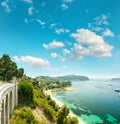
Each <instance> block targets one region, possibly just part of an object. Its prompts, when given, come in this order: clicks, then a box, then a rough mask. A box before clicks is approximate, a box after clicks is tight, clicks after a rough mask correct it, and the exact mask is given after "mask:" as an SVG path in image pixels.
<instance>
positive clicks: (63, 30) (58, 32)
mask: <svg viewBox="0 0 120 124" xmlns="http://www.w3.org/2000/svg"><path fill="white" fill-rule="evenodd" d="M68 32H70V30H69V29H64V28H57V29H55V33H57V34H61V33H68Z"/></svg>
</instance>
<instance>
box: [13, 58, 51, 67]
mask: <svg viewBox="0 0 120 124" xmlns="http://www.w3.org/2000/svg"><path fill="white" fill-rule="evenodd" d="M13 58H14V60H15V61H17V62H25V63H28V64H30V65H31V66H33V67H37V68H39V69H49V68H50V64H49V61H48V60H44V59H42V58H36V57H33V56H21V57H18V56H14V57H13Z"/></svg>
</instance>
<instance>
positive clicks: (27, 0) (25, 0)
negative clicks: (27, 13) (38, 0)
mask: <svg viewBox="0 0 120 124" xmlns="http://www.w3.org/2000/svg"><path fill="white" fill-rule="evenodd" d="M23 1H24V2H26V3H32V0H23Z"/></svg>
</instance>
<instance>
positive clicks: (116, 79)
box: [111, 78, 120, 81]
mask: <svg viewBox="0 0 120 124" xmlns="http://www.w3.org/2000/svg"><path fill="white" fill-rule="evenodd" d="M111 81H120V78H112V79H111Z"/></svg>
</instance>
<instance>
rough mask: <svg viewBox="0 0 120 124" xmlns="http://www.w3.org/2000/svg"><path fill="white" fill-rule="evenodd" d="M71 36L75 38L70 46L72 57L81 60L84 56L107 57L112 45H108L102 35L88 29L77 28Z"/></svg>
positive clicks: (109, 54)
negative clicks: (72, 45) (71, 46)
mask: <svg viewBox="0 0 120 124" xmlns="http://www.w3.org/2000/svg"><path fill="white" fill-rule="evenodd" d="M71 36H72V37H73V38H74V39H75V40H76V42H77V43H75V44H74V47H73V48H72V52H71V53H72V56H71V58H72V59H79V60H81V59H82V58H83V57H84V56H94V57H109V56H111V50H112V49H113V47H112V46H110V45H108V44H107V43H106V42H105V41H104V39H103V37H101V36H99V35H97V34H95V33H94V32H91V31H89V30H88V29H78V30H77V31H76V33H72V34H71Z"/></svg>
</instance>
